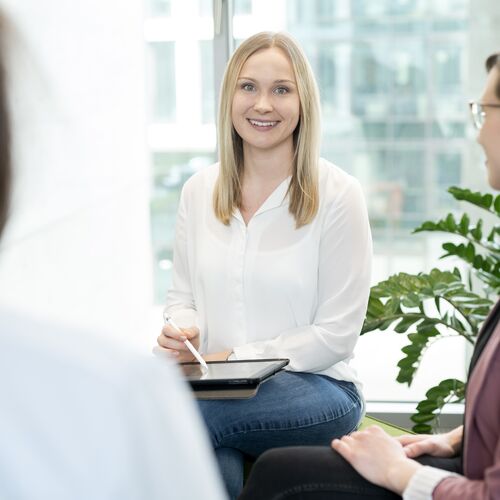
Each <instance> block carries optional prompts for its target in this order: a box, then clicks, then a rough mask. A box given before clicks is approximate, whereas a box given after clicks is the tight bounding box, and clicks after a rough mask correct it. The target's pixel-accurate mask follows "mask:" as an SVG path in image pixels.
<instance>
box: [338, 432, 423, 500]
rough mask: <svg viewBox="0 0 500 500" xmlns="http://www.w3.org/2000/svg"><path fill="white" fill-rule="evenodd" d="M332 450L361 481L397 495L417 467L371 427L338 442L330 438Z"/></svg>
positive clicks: (395, 442) (400, 446)
mask: <svg viewBox="0 0 500 500" xmlns="http://www.w3.org/2000/svg"><path fill="white" fill-rule="evenodd" d="M332 448H333V449H334V450H335V451H337V452H338V453H339V454H340V455H342V456H343V457H344V458H345V459H346V460H347V461H348V462H349V463H350V464H351V465H352V466H353V467H354V468H355V469H356V470H357V471H358V472H359V473H360V474H361V475H362V476H363V477H364V478H365V479H367V480H368V481H370V482H372V483H374V484H376V485H378V486H382V487H383V488H387V489H389V490H392V491H394V492H395V493H397V494H399V495H401V494H402V493H403V491H404V490H405V489H406V487H407V485H408V482H409V481H410V479H411V477H412V476H413V474H415V472H416V471H417V470H418V469H419V468H420V467H421V465H420V464H419V463H417V462H415V461H414V460H410V459H409V458H408V457H407V456H406V454H405V452H404V450H403V446H402V445H401V444H400V443H399V442H398V441H397V440H396V439H394V438H393V437H391V436H389V435H388V434H386V433H385V432H384V431H383V430H382V429H381V428H380V427H378V426H375V425H373V426H371V427H368V428H367V429H366V430H364V431H358V432H353V433H352V434H350V435H349V436H344V437H343V438H342V439H334V440H333V441H332Z"/></svg>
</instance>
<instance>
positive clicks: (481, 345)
mask: <svg viewBox="0 0 500 500" xmlns="http://www.w3.org/2000/svg"><path fill="white" fill-rule="evenodd" d="M486 68H487V71H488V79H487V83H486V87H485V90H484V93H483V96H482V98H481V100H480V101H479V102H473V103H471V106H470V108H471V112H472V118H473V121H474V124H475V126H476V128H477V129H478V142H479V144H480V145H481V146H482V147H483V149H484V152H485V154H486V167H487V172H488V182H489V184H490V185H491V187H492V188H494V189H498V190H500V53H498V54H493V55H492V56H490V57H489V58H488V59H487V61H486ZM499 320H500V301H498V302H497V304H496V305H495V306H494V308H493V309H492V311H491V312H490V315H489V316H488V318H487V319H486V321H485V323H484V324H483V326H482V328H481V331H480V333H479V335H478V339H477V342H476V345H475V348H474V352H473V355H472V359H471V363H470V366H469V371H468V383H467V392H466V406H465V419H464V422H465V423H464V425H463V426H460V427H458V428H456V429H454V430H452V431H450V432H447V433H446V434H438V435H422V434H421V435H411V436H410V435H406V436H401V437H398V438H392V437H390V436H388V435H387V434H386V433H385V432H384V431H383V430H382V429H380V427H377V426H373V427H370V428H368V429H366V430H364V431H359V432H354V433H352V434H350V435H348V436H345V437H342V438H341V439H334V440H333V441H332V443H331V446H332V448H333V450H331V449H329V448H327V447H323V448H320V447H296V448H288V449H276V450H271V451H268V452H266V453H265V454H264V455H262V456H261V457H260V458H259V459H258V460H257V462H256V464H255V465H254V468H253V469H252V473H251V475H250V477H249V480H248V483H247V485H246V488H245V490H244V492H243V494H242V496H241V497H240V500H253V499H255V500H257V499H259V500H272V499H275V500H278V499H280V500H286V499H290V500H291V499H294V500H295V499H297V500H298V499H299V498H300V499H301V500H309V499H310V500H326V499H331V500H334V499H341V500H350V499H355V498H370V499H374V500H375V499H379V498H380V499H390V498H401V496H402V497H403V498H404V499H406V500H425V499H430V498H433V499H435V500H498V499H500V388H499V381H500V324H499Z"/></svg>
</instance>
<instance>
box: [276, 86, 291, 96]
mask: <svg viewBox="0 0 500 500" xmlns="http://www.w3.org/2000/svg"><path fill="white" fill-rule="evenodd" d="M274 93H275V94H278V95H285V94H288V89H287V88H286V87H278V88H276V89H274Z"/></svg>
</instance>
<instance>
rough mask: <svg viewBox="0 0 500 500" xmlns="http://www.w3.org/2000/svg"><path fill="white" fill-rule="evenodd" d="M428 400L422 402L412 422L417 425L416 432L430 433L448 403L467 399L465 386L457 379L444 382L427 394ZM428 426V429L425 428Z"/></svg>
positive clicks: (414, 427) (414, 429) (414, 428)
mask: <svg viewBox="0 0 500 500" xmlns="http://www.w3.org/2000/svg"><path fill="white" fill-rule="evenodd" d="M425 396H426V399H424V400H422V401H420V402H419V403H418V405H417V408H416V410H417V411H416V413H415V414H414V415H413V416H412V417H411V420H412V421H413V422H415V423H416V424H417V425H415V426H413V431H414V432H426V433H428V432H430V431H431V430H432V425H430V424H433V425H435V423H436V421H437V419H438V418H439V415H440V413H441V410H442V408H443V406H444V405H445V404H446V403H447V402H460V401H463V399H464V397H465V384H464V383H463V382H462V381H461V380H457V379H445V380H442V381H441V382H440V383H439V384H438V385H437V386H435V387H432V388H431V389H429V390H428V391H427V393H426V395H425ZM425 426H427V427H425Z"/></svg>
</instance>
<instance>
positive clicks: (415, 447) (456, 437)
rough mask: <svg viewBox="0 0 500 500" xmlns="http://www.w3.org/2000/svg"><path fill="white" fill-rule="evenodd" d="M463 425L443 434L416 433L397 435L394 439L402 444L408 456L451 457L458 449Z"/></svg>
mask: <svg viewBox="0 0 500 500" xmlns="http://www.w3.org/2000/svg"><path fill="white" fill-rule="evenodd" d="M462 433H463V426H460V427H457V428H456V429H453V430H452V431H450V432H447V433H445V434H416V435H404V436H399V437H397V438H396V439H397V440H398V441H399V443H400V444H401V445H402V446H403V449H404V451H405V453H406V456H407V457H408V458H416V457H420V456H421V455H431V456H433V457H453V456H455V455H456V454H457V453H458V452H459V451H460V446H461V444H462Z"/></svg>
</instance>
